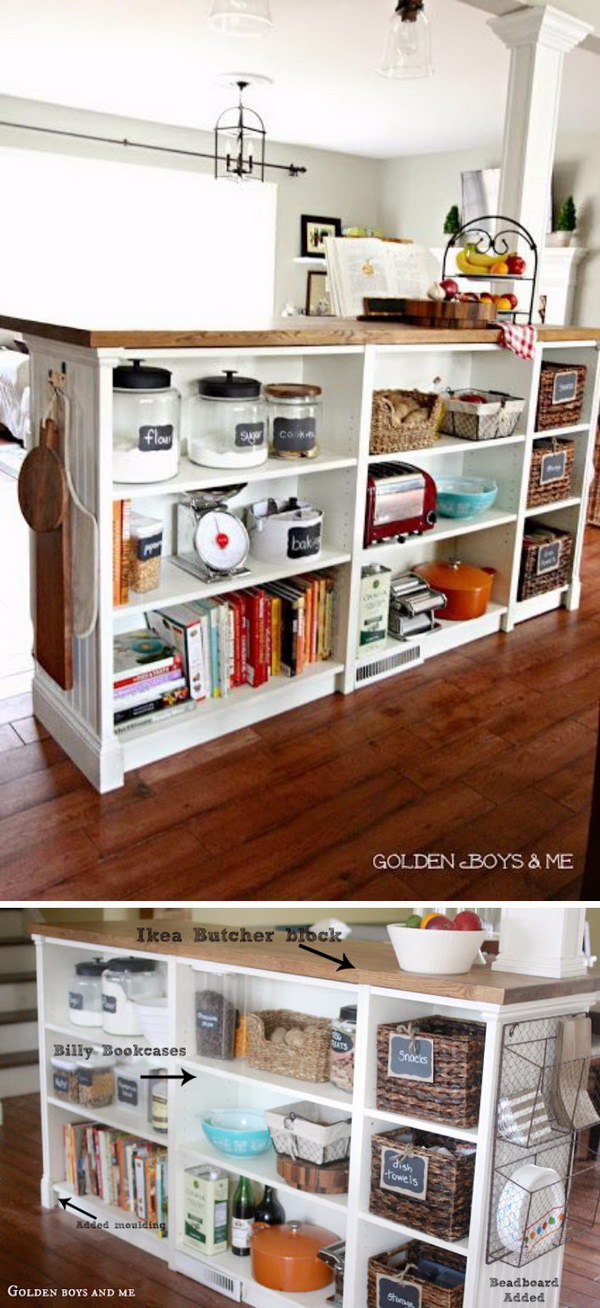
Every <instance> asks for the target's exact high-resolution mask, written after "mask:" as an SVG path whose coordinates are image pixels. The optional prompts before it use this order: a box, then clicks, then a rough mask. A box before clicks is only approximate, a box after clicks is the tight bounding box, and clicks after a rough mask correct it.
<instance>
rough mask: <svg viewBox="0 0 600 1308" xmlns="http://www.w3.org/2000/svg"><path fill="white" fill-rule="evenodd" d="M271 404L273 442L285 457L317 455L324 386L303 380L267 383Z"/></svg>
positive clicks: (266, 389) (283, 457) (270, 425)
mask: <svg viewBox="0 0 600 1308" xmlns="http://www.w3.org/2000/svg"><path fill="white" fill-rule="evenodd" d="M264 393H265V395H266V398H267V401H268V405H269V444H270V447H271V450H272V452H273V454H278V455H279V457H280V458H281V459H314V458H315V455H317V454H318V453H319V446H318V442H317V434H318V425H319V420H320V413H321V387H320V386H305V385H302V384H301V383H299V382H277V383H273V384H272V385H269V386H265V388H264Z"/></svg>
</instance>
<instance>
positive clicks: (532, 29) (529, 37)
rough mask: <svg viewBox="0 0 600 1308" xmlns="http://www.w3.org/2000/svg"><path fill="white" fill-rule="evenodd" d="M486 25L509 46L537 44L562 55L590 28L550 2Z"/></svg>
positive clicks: (588, 32) (588, 34) (510, 14)
mask: <svg viewBox="0 0 600 1308" xmlns="http://www.w3.org/2000/svg"><path fill="white" fill-rule="evenodd" d="M489 26H490V27H491V28H492V31H493V32H495V34H496V36H498V37H499V38H500V40H501V41H503V42H504V44H505V45H506V46H508V47H509V48H516V47H518V46H521V45H540V46H546V47H548V48H549V49H551V50H558V51H560V52H562V53H563V54H568V53H569V51H570V50H574V49H575V47H576V46H578V45H581V42H582V41H585V39H586V37H588V36H590V35H591V34H592V33H593V31H594V29H593V27H591V26H590V24H589V23H583V22H581V19H579V18H572V17H571V16H570V15H569V14H565V13H564V12H563V10H561V9H554V8H553V7H552V6H551V5H547V6H545V7H544V8H543V9H518V10H515V11H513V12H512V13H509V14H504V15H503V16H502V17H501V18H492V19H491V20H490V23H489Z"/></svg>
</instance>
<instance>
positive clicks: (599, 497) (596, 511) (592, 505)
mask: <svg viewBox="0 0 600 1308" xmlns="http://www.w3.org/2000/svg"><path fill="white" fill-rule="evenodd" d="M594 467H595V469H596V475H595V477H594V480H593V482H592V489H591V491H590V499H589V503H588V514H587V520H588V522H589V523H590V525H591V526H592V527H600V424H599V425H598V430H597V432H596V452H595V454H594Z"/></svg>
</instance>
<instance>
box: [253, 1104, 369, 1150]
mask: <svg viewBox="0 0 600 1308" xmlns="http://www.w3.org/2000/svg"><path fill="white" fill-rule="evenodd" d="M265 1121H266V1123H267V1126H268V1128H269V1131H270V1132H271V1139H272V1141H273V1145H274V1147H275V1151H276V1153H278V1154H289V1156H290V1157H291V1158H301V1159H304V1160H305V1161H306V1162H309V1163H318V1164H319V1165H321V1164H322V1163H336V1162H338V1161H339V1160H340V1159H341V1158H346V1157H347V1155H348V1154H349V1152H350V1136H351V1133H352V1118H351V1117H342V1116H340V1112H339V1110H337V1109H335V1108H325V1107H324V1106H323V1105H322V1104H311V1103H299V1104H298V1103H296V1104H285V1105H284V1107H283V1108H269V1109H266V1110H265Z"/></svg>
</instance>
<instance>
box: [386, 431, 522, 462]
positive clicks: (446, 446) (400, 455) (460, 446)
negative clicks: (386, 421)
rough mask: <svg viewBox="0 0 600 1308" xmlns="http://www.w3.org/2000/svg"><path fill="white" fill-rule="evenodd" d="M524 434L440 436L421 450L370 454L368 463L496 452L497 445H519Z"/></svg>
mask: <svg viewBox="0 0 600 1308" xmlns="http://www.w3.org/2000/svg"><path fill="white" fill-rule="evenodd" d="M525 439H526V438H525V435H524V433H522V432H521V433H517V434H515V435H514V436H499V437H498V439H497V440H495V441H466V440H463V439H462V438H461V437H460V436H440V438H439V440H437V441H436V442H435V444H434V445H427V446H426V448H425V449H423V450H397V451H396V453H395V454H370V455H369V463H396V462H400V463H403V462H405V460H406V459H412V458H413V457H414V458H415V459H420V458H422V457H423V456H425V455H435V454H448V453H450V452H452V451H456V450H462V451H463V453H464V454H468V453H470V452H471V451H472V450H489V449H492V450H497V449H498V446H499V445H519V444H523V442H524V441H525Z"/></svg>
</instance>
